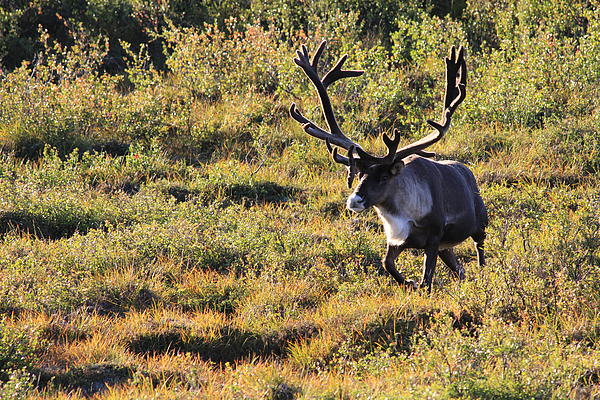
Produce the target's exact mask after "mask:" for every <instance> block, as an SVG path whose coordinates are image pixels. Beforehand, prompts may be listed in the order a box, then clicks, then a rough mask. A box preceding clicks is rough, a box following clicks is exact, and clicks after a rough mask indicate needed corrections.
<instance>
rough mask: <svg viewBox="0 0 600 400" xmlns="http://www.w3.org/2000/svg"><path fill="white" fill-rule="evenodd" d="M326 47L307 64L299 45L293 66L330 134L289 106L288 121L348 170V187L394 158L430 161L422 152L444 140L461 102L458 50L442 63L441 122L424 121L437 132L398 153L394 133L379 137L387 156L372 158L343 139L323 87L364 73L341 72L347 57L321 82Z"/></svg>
mask: <svg viewBox="0 0 600 400" xmlns="http://www.w3.org/2000/svg"><path fill="white" fill-rule="evenodd" d="M326 43H327V42H326V41H325V40H324V41H322V42H321V44H320V45H319V48H318V49H317V51H316V53H315V55H314V56H313V58H312V60H310V55H309V53H308V49H307V48H306V46H305V45H302V49H301V50H302V51H300V50H298V51H296V54H297V55H298V57H297V58H294V62H295V63H296V64H297V65H298V66H299V67H300V68H302V70H303V71H304V73H305V74H306V76H308V78H309V79H310V80H311V82H312V83H313V85H314V86H315V88H316V89H317V93H318V95H319V99H320V101H321V107H322V109H323V115H324V117H325V120H326V121H327V125H328V126H329V130H330V132H327V131H326V130H324V129H323V128H320V127H319V126H317V124H315V123H314V122H312V121H310V120H309V119H308V118H306V117H304V116H303V115H302V114H301V113H300V111H298V108H297V107H296V104H295V103H292V105H291V106H290V115H291V117H292V118H294V119H295V120H296V121H298V122H300V123H301V124H302V127H303V128H304V130H305V131H306V132H307V133H308V134H309V135H311V136H314V137H316V138H318V139H322V140H325V143H326V144H327V149H328V150H329V152H330V153H331V155H332V156H333V159H334V161H336V162H338V163H340V164H344V165H346V166H347V167H348V186H349V187H351V186H352V181H353V180H354V176H355V175H356V173H357V172H358V171H359V170H363V169H365V168H367V167H368V166H371V165H375V164H391V163H393V162H394V160H396V159H398V158H404V157H406V156H408V155H410V154H419V155H421V156H423V157H433V156H434V153H430V152H427V151H424V150H423V149H425V148H426V147H428V146H430V145H432V144H433V143H435V142H437V141H438V140H440V139H441V138H442V137H443V136H444V134H445V133H446V131H447V130H448V128H449V127H450V117H451V116H452V113H454V110H455V109H456V107H457V106H458V105H459V104H460V103H461V102H462V101H463V99H464V98H465V94H466V92H465V86H466V79H467V75H466V71H467V69H466V65H465V60H464V51H463V49H462V47H461V48H460V50H459V52H458V56H457V55H456V49H455V48H454V47H452V51H451V55H450V57H449V58H447V59H446V79H447V82H446V99H445V108H444V113H443V116H442V122H441V123H437V122H433V121H427V122H428V123H429V124H430V125H431V126H433V127H434V128H436V129H437V130H438V132H437V133H432V134H431V135H429V136H426V137H425V138H423V139H421V140H419V141H417V142H415V143H413V144H411V145H408V146H405V147H403V148H402V149H400V150H399V151H396V150H397V148H398V144H399V143H400V135H399V133H398V131H397V130H394V135H393V137H389V136H388V135H387V134H383V137H382V139H383V142H384V143H385V145H386V146H387V148H388V153H387V155H386V156H384V157H375V156H372V155H370V154H369V153H367V152H366V151H364V150H363V149H362V147H360V145H359V144H357V143H355V142H354V141H352V140H351V139H349V138H348V137H347V136H346V135H344V133H343V132H342V130H341V129H340V127H339V125H338V123H337V121H336V119H335V114H334V113H333V108H332V106H331V100H330V99H329V95H328V94H327V87H328V86H329V85H331V84H332V83H334V82H335V81H337V80H339V79H342V78H350V77H356V76H360V75H362V74H363V72H364V71H355V70H343V69H342V66H343V65H344V62H346V59H347V58H348V55H347V54H345V55H344V56H342V57H341V58H340V59H339V61H338V62H337V64H335V66H334V67H333V68H332V69H331V70H330V71H329V72H328V73H327V74H325V76H324V77H323V79H321V78H320V77H319V73H318V63H319V58H320V57H321V54H323V50H324V49H325V45H326ZM332 145H335V146H338V147H341V148H343V149H346V150H347V151H348V155H347V156H342V155H340V154H338V151H337V148H333V147H332ZM355 152H356V154H357V155H358V158H357V157H355V156H354V153H355Z"/></svg>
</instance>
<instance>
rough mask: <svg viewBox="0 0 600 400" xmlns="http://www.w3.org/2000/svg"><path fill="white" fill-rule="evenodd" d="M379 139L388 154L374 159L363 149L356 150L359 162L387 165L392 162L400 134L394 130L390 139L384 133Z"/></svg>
mask: <svg viewBox="0 0 600 400" xmlns="http://www.w3.org/2000/svg"><path fill="white" fill-rule="evenodd" d="M381 139H382V140H383V143H385V145H386V147H387V148H388V153H387V154H386V155H385V156H384V157H375V156H372V155H370V154H369V153H367V152H366V151H364V150H363V149H356V152H357V153H358V155H359V156H360V160H361V162H367V163H370V164H388V163H391V162H393V161H394V159H395V158H396V149H397V148H398V144H399V143H400V133H399V132H398V129H394V136H393V137H391V138H390V137H389V136H388V135H387V134H386V133H384V134H383V135H382V137H381Z"/></svg>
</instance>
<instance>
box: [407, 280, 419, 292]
mask: <svg viewBox="0 0 600 400" xmlns="http://www.w3.org/2000/svg"><path fill="white" fill-rule="evenodd" d="M404 287H405V288H407V289H409V290H417V289H418V288H419V286H418V285H417V282H415V281H413V280H412V279H408V280H407V281H406V282H404Z"/></svg>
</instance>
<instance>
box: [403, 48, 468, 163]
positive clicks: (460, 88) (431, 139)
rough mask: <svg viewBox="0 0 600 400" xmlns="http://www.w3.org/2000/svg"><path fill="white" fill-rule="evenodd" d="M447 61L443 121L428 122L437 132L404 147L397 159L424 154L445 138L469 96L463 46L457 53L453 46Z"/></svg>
mask: <svg viewBox="0 0 600 400" xmlns="http://www.w3.org/2000/svg"><path fill="white" fill-rule="evenodd" d="M445 61H446V95H445V100H444V111H443V112H442V120H441V121H440V122H434V121H432V120H427V123H428V124H429V125H431V126H432V127H434V128H435V129H436V130H437V132H433V133H431V134H429V135H427V136H425V137H424V138H422V139H420V140H418V141H416V142H414V143H411V144H409V145H407V146H404V147H403V148H401V149H400V150H398V152H397V153H396V156H395V159H402V158H404V157H407V156H409V155H411V154H415V153H419V152H422V150H423V149H425V148H427V147H429V146H431V145H432V144H434V143H435V142H437V141H439V140H440V139H441V138H443V137H444V135H445V134H446V132H447V131H448V128H450V121H451V119H452V114H454V111H455V110H456V108H457V107H458V105H459V104H460V103H462V101H463V100H464V99H465V96H466V95H467V91H466V90H467V89H466V88H467V64H466V62H465V51H464V49H463V47H462V46H461V47H460V48H459V49H458V53H457V52H456V48H455V47H454V46H452V50H450V57H448V58H446V59H445Z"/></svg>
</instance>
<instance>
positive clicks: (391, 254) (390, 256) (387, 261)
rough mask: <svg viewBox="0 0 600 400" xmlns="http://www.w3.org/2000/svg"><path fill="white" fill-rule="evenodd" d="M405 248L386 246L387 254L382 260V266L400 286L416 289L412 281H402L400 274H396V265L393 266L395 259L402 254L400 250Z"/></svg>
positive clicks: (401, 246)
mask: <svg viewBox="0 0 600 400" xmlns="http://www.w3.org/2000/svg"><path fill="white" fill-rule="evenodd" d="M405 248H406V247H405V246H403V245H400V246H394V245H391V244H388V246H387V253H386V254H385V258H384V259H383V265H384V267H385V270H386V271H387V272H388V273H389V274H390V275H392V278H394V279H395V280H396V282H398V283H399V284H400V285H405V286H408V287H410V288H415V287H416V284H415V282H414V281H413V280H412V279H409V280H406V279H404V277H403V276H402V274H400V272H398V270H397V269H396V265H395V261H396V258H398V256H399V255H400V253H401V252H402V250H404V249H405Z"/></svg>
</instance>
